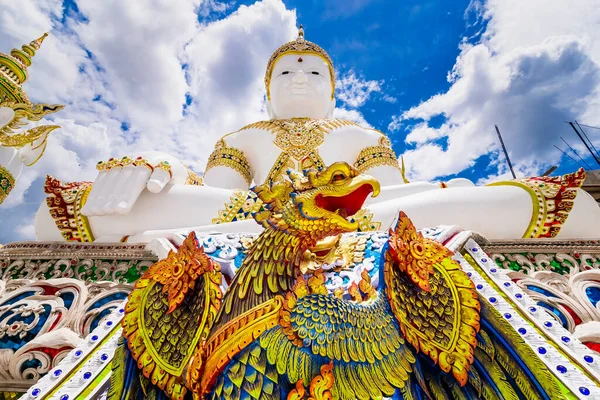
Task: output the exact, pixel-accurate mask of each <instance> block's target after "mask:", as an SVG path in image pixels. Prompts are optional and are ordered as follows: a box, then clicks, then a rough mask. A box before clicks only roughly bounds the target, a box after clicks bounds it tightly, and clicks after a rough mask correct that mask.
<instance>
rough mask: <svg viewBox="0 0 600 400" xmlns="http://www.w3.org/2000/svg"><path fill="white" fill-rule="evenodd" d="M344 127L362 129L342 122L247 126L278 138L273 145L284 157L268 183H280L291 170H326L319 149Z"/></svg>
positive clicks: (274, 122) (275, 121) (271, 122)
mask: <svg viewBox="0 0 600 400" xmlns="http://www.w3.org/2000/svg"><path fill="white" fill-rule="evenodd" d="M344 126H359V125H357V124H356V123H354V122H352V121H345V120H341V119H312V118H291V119H273V120H269V121H260V122H256V123H253V124H250V125H247V126H245V127H244V128H242V129H241V130H245V129H251V128H255V129H264V130H267V131H269V132H271V133H272V134H275V139H274V140H273V143H274V144H275V145H276V146H277V147H279V148H280V149H281V154H280V155H279V157H278V158H277V160H276V161H275V163H274V164H273V167H272V168H271V171H270V172H269V175H268V177H267V179H266V181H267V182H275V181H280V180H281V179H282V177H283V174H285V172H286V171H287V170H288V169H290V168H291V169H295V170H297V171H300V170H303V169H307V168H316V169H322V168H324V167H325V164H324V162H323V159H322V158H321V156H320V155H319V152H318V148H319V146H321V144H323V142H324V141H325V134H327V133H329V132H331V131H333V130H334V129H338V128H341V127H344Z"/></svg>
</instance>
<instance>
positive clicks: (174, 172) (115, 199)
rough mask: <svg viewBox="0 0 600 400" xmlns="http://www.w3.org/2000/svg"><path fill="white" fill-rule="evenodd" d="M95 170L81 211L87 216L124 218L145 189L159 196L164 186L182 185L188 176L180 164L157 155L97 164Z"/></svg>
mask: <svg viewBox="0 0 600 400" xmlns="http://www.w3.org/2000/svg"><path fill="white" fill-rule="evenodd" d="M97 169H98V172H99V173H98V176H97V177H96V180H95V181H94V183H93V185H92V190H91V191H90V194H89V196H88V198H87V201H86V203H85V205H84V206H83V208H82V209H81V212H82V213H83V215H86V216H94V215H111V214H127V213H128V212H129V211H130V210H131V208H132V207H133V205H134V204H135V202H136V201H137V199H138V198H139V197H140V194H141V193H142V192H143V191H144V189H148V191H150V192H152V193H159V192H160V191H161V190H163V188H164V187H165V186H166V185H167V183H172V184H177V183H181V184H183V183H184V182H185V180H186V178H187V176H188V169H187V167H186V166H185V165H184V164H183V163H182V162H181V161H179V160H178V159H177V158H175V157H173V156H171V155H169V154H166V153H159V152H145V153H141V154H140V155H139V156H136V157H123V158H122V159H115V158H111V159H109V160H108V161H100V162H99V163H98V165H97Z"/></svg>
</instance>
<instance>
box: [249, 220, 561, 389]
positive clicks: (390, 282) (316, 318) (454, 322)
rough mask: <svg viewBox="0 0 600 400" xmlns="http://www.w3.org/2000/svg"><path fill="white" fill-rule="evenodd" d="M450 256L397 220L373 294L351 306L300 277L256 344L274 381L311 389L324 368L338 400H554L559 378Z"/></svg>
mask: <svg viewBox="0 0 600 400" xmlns="http://www.w3.org/2000/svg"><path fill="white" fill-rule="evenodd" d="M451 256H452V253H451V252H450V251H449V250H448V249H446V248H445V247H443V246H442V245H440V244H438V243H436V242H433V241H430V240H428V239H424V238H423V237H422V236H421V235H420V234H418V232H417V231H416V229H415V228H414V226H413V225H412V223H411V222H410V220H409V219H408V218H407V217H406V216H405V215H404V214H401V216H400V220H399V223H398V226H397V227H396V229H395V230H394V231H392V232H391V234H390V240H389V243H388V248H387V250H386V251H385V254H384V260H383V264H384V265H382V266H380V271H381V272H380V273H381V274H382V276H381V279H380V282H384V283H383V285H382V287H380V288H379V293H378V296H377V297H376V298H375V299H372V300H368V301H366V302H362V303H356V302H352V301H348V300H344V299H341V298H336V297H333V296H330V295H328V294H327V292H326V290H325V289H324V288H323V289H322V290H318V289H317V290H315V287H317V286H315V285H311V284H310V281H309V282H308V284H307V283H306V282H304V281H303V280H300V281H299V282H298V283H297V284H296V285H295V286H294V288H293V290H292V291H291V292H290V293H288V295H287V297H286V299H285V303H284V306H283V308H282V310H281V312H280V321H279V323H280V325H279V326H278V327H275V328H273V329H271V330H269V331H267V332H266V333H265V334H263V335H262V336H261V337H260V347H261V348H262V349H263V350H264V352H265V353H266V361H267V365H274V366H275V367H276V370H277V373H278V374H279V376H280V377H279V381H280V384H281V381H282V379H283V378H282V377H285V378H286V379H287V381H289V384H290V385H296V388H298V387H299V386H303V387H305V388H308V387H309V385H312V383H313V378H314V377H315V376H318V373H319V370H320V368H321V367H322V366H324V365H329V364H331V366H332V368H333V369H332V372H333V384H332V388H331V395H332V396H333V398H335V399H342V400H354V399H361V400H362V399H373V398H382V397H394V398H403V399H428V398H430V399H436V400H437V399H535V400H538V399H555V398H561V396H562V395H561V392H560V388H559V384H558V383H557V380H556V378H555V377H554V376H553V375H552V374H551V373H550V372H549V371H548V369H547V368H546V366H545V365H544V364H543V363H542V362H541V361H540V360H539V359H538V358H537V357H536V355H535V354H534V353H533V351H532V350H531V349H530V348H529V347H528V346H527V345H526V344H525V343H524V342H523V340H522V339H521V338H520V337H519V335H515V334H514V330H513V329H512V328H511V327H510V326H509V325H508V322H507V321H506V320H505V319H504V318H502V317H501V316H500V314H499V313H498V312H497V311H496V310H495V309H494V308H493V307H492V306H490V305H489V304H488V303H487V302H486V301H485V300H483V299H479V298H478V296H477V293H476V291H475V289H474V287H473V284H472V283H471V281H470V279H469V277H468V276H467V275H466V274H465V273H464V272H463V271H462V270H461V268H460V266H459V265H458V263H456V262H454V261H453V260H452V259H451ZM313 286H314V287H313ZM295 390H298V389H295Z"/></svg>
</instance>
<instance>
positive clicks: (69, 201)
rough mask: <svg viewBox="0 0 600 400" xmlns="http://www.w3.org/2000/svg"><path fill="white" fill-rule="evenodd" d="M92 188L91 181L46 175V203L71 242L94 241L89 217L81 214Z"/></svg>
mask: <svg viewBox="0 0 600 400" xmlns="http://www.w3.org/2000/svg"><path fill="white" fill-rule="evenodd" d="M91 189H92V183H91V182H70V183H65V184H63V183H62V182H61V181H60V180H58V179H56V178H53V177H51V176H50V175H47V176H46V184H45V185H44V192H46V193H47V194H48V195H49V196H48V197H47V198H46V204H47V205H48V209H49V211H50V215H51V216H52V218H53V219H54V222H55V223H56V227H57V228H58V230H59V231H60V233H61V235H62V236H63V238H65V240H67V241H71V242H93V241H94V235H93V234H92V230H91V228H90V224H89V221H88V219H87V217H86V216H85V215H83V214H81V208H82V207H83V205H84V204H85V202H86V200H87V196H88V194H89V192H90V190H91Z"/></svg>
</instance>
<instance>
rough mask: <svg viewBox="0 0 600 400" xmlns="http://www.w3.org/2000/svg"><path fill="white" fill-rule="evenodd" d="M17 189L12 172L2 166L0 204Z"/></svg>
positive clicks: (0, 170) (0, 171)
mask: <svg viewBox="0 0 600 400" xmlns="http://www.w3.org/2000/svg"><path fill="white" fill-rule="evenodd" d="M14 187H15V177H14V176H13V175H12V174H11V173H10V171H9V170H8V169H6V168H4V167H3V166H2V165H0V204H2V202H3V201H4V199H6V197H8V194H9V193H10V191H11V190H13V188H14Z"/></svg>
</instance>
